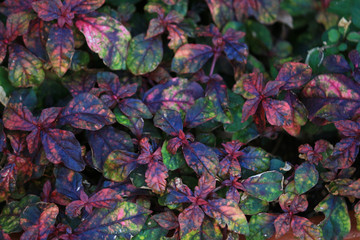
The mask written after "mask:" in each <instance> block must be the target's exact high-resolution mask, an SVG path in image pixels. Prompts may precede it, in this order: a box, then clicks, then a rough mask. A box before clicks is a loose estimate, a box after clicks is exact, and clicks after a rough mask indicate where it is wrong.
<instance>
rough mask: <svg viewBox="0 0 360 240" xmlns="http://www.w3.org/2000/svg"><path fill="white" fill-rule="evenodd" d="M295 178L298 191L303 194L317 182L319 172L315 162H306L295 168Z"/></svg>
mask: <svg viewBox="0 0 360 240" xmlns="http://www.w3.org/2000/svg"><path fill="white" fill-rule="evenodd" d="M294 180H295V189H296V192H297V193H298V194H303V193H305V192H307V191H309V190H310V189H311V188H313V187H314V186H315V185H316V184H317V182H318V181H319V173H318V171H317V170H316V167H315V165H314V164H312V163H309V162H304V163H302V164H301V165H300V166H299V167H298V168H297V169H296V170H295V177H294Z"/></svg>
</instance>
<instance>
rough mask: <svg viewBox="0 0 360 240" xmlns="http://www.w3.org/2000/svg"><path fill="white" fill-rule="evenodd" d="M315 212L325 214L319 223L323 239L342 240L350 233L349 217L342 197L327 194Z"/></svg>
mask: <svg viewBox="0 0 360 240" xmlns="http://www.w3.org/2000/svg"><path fill="white" fill-rule="evenodd" d="M315 211H317V212H323V213H324V214H325V219H324V220H323V221H322V222H321V223H320V227H321V229H322V232H323V237H324V239H326V240H330V239H334V238H343V237H345V236H346V235H347V234H348V233H349V232H350V229H351V224H350V217H349V213H348V210H347V206H346V202H345V200H344V199H343V198H342V197H339V196H333V195H330V194H329V195H328V196H327V197H326V198H325V199H324V200H323V201H321V202H320V203H319V204H318V205H317V206H316V207H315Z"/></svg>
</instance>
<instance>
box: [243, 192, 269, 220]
mask: <svg viewBox="0 0 360 240" xmlns="http://www.w3.org/2000/svg"><path fill="white" fill-rule="evenodd" d="M239 207H240V209H241V210H242V211H243V213H244V214H245V215H255V214H258V213H260V212H266V211H267V210H268V207H269V203H268V202H267V201H264V200H260V199H258V198H255V197H252V196H249V195H247V194H245V193H244V194H243V195H242V196H241V198H240V203H239Z"/></svg>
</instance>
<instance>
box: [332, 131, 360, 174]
mask: <svg viewBox="0 0 360 240" xmlns="http://www.w3.org/2000/svg"><path fill="white" fill-rule="evenodd" d="M359 146H360V143H359V142H358V141H357V140H355V139H354V138H344V139H341V140H340V142H338V143H337V144H336V145H335V148H334V151H333V152H332V154H331V156H330V157H329V159H326V160H325V162H328V163H329V164H327V166H325V167H327V168H339V169H344V168H345V169H346V168H348V167H350V166H351V165H352V164H353V163H354V162H355V159H356V156H357V155H358V153H359Z"/></svg>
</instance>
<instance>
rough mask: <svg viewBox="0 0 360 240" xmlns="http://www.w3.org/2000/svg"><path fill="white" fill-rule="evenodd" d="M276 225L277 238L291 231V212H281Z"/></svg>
mask: <svg viewBox="0 0 360 240" xmlns="http://www.w3.org/2000/svg"><path fill="white" fill-rule="evenodd" d="M274 226H275V232H276V235H275V238H280V237H281V236H283V235H284V234H285V233H287V232H288V231H290V227H291V216H290V214H289V213H283V214H280V215H279V216H278V217H277V218H276V219H275V221H274Z"/></svg>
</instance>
